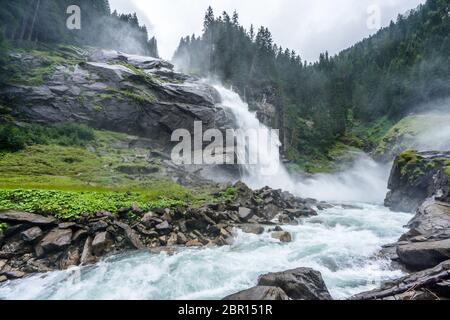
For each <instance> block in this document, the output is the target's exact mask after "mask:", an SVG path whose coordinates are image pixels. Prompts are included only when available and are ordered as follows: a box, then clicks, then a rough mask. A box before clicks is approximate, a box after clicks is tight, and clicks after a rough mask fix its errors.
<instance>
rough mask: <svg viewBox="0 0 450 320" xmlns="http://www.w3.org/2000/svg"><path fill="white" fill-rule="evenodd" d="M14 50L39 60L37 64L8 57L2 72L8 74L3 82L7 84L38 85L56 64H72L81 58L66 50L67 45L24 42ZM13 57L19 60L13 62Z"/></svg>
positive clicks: (53, 70) (48, 75)
mask: <svg viewBox="0 0 450 320" xmlns="http://www.w3.org/2000/svg"><path fill="white" fill-rule="evenodd" d="M16 52H17V53H20V54H23V55H25V56H30V57H33V58H34V59H36V60H37V61H39V66H36V65H34V64H32V63H27V62H25V63H24V62H23V61H22V60H23V59H22V58H16V57H10V58H8V63H7V64H6V65H5V67H4V70H3V72H5V73H6V74H7V75H8V76H7V77H5V79H4V82H6V83H8V84H20V85H27V86H40V85H42V84H43V83H44V81H45V79H47V78H49V77H51V76H52V75H53V74H54V72H55V70H56V68H57V67H58V66H67V65H69V66H72V65H76V64H78V63H80V62H82V61H84V60H83V58H82V57H81V56H79V55H76V54H74V53H71V52H68V51H67V47H65V46H58V45H46V44H41V43H39V44H36V45H34V48H29V47H28V46H27V45H26V44H24V45H21V46H18V47H17V48H16ZM15 59H19V60H21V61H20V63H15Z"/></svg>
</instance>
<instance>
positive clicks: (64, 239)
mask: <svg viewBox="0 0 450 320" xmlns="http://www.w3.org/2000/svg"><path fill="white" fill-rule="evenodd" d="M71 241H72V230H71V229H59V228H55V229H53V230H52V231H50V232H49V233H48V234H47V235H46V236H45V237H44V238H43V239H42V240H41V242H40V243H39V245H40V247H42V249H43V250H44V251H45V252H52V251H58V250H62V249H64V248H66V247H68V246H69V245H70V243H71Z"/></svg>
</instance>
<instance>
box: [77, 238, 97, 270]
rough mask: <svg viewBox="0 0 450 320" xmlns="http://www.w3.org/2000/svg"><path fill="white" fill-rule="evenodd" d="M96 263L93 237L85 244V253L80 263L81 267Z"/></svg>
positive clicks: (87, 239)
mask: <svg viewBox="0 0 450 320" xmlns="http://www.w3.org/2000/svg"><path fill="white" fill-rule="evenodd" d="M94 261H95V257H94V256H93V250H92V237H90V236H89V237H87V238H86V241H85V242H84V246H83V252H82V253H81V258H80V263H81V265H87V264H90V263H92V262H94Z"/></svg>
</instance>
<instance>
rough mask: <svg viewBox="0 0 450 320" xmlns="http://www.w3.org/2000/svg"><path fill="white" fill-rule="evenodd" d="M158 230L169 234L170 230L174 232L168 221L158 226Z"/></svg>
mask: <svg viewBox="0 0 450 320" xmlns="http://www.w3.org/2000/svg"><path fill="white" fill-rule="evenodd" d="M155 228H156V230H157V231H158V232H163V233H168V232H170V230H172V227H171V226H170V224H169V223H168V222H167V221H163V222H162V223H160V224H158V225H156V227H155Z"/></svg>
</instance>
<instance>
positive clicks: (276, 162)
mask: <svg viewBox="0 0 450 320" xmlns="http://www.w3.org/2000/svg"><path fill="white" fill-rule="evenodd" d="M214 88H215V89H216V90H217V91H218V92H219V94H220V96H221V98H222V103H221V104H222V106H223V107H225V108H228V109H229V110H230V111H231V112H232V113H233V115H234V117H235V119H236V125H237V127H238V129H239V130H237V134H236V140H237V147H236V155H237V158H238V160H239V163H240V164H241V165H242V168H243V174H242V180H243V181H244V182H245V183H246V184H248V185H249V186H250V187H252V188H262V187H265V186H270V187H272V188H280V189H284V190H293V189H294V183H293V182H292V180H291V177H290V176H289V174H288V172H287V170H286V168H285V167H284V166H283V164H282V163H281V160H280V151H279V150H280V147H281V142H280V139H279V136H278V134H277V133H276V132H275V131H274V130H271V129H269V128H268V127H267V126H265V125H264V124H262V123H261V122H260V121H259V120H258V118H257V116H256V113H254V112H250V110H249V107H248V104H247V103H245V102H244V101H242V99H241V98H240V96H239V95H238V94H237V93H236V92H234V91H232V90H230V89H226V88H224V87H223V86H221V85H214ZM249 129H250V130H249ZM249 131H252V132H253V133H257V134H253V135H252V134H248V132H249ZM244 146H245V147H244ZM250 159H255V160H256V159H257V161H256V162H253V161H249V160H250Z"/></svg>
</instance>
